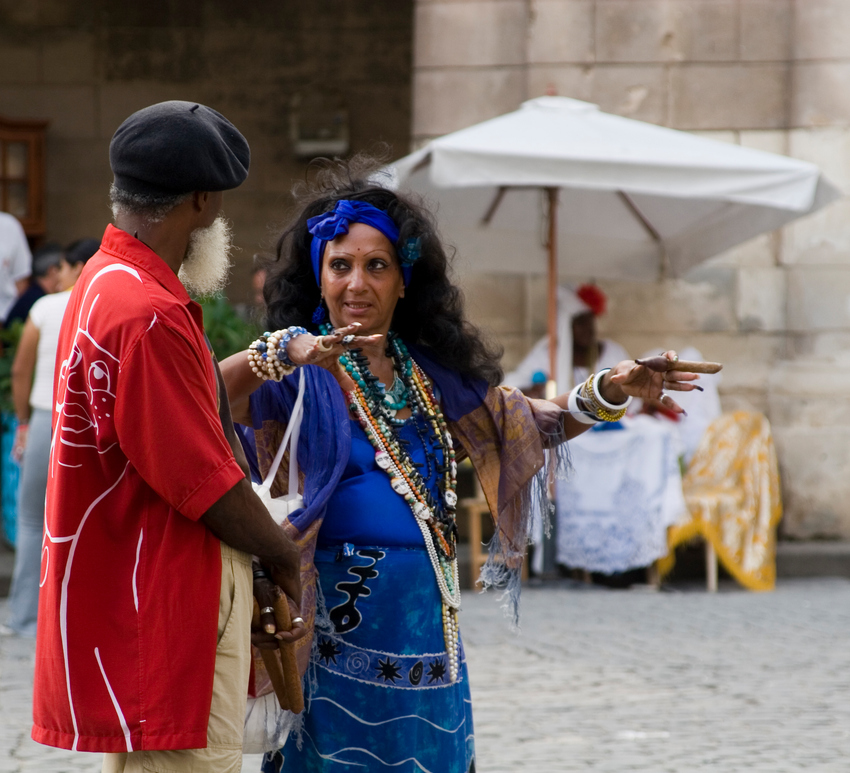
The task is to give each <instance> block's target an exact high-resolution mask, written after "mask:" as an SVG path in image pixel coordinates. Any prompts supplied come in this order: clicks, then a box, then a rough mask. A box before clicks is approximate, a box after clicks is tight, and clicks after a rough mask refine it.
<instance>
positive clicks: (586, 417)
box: [567, 384, 602, 424]
mask: <svg viewBox="0 0 850 773" xmlns="http://www.w3.org/2000/svg"><path fill="white" fill-rule="evenodd" d="M582 386H584V385H583V384H579V385H578V386H577V387H573V389H572V391H571V392H570V398H569V400H568V401H567V410H569V412H570V416H572V417H573V418H574V419H575V420H576V421H577V422H579V423H581V424H599V422H600V421H602V419H596V418H593V417H592V416H591V415H590V414H589V413H587V412H586V411H583V410H582V409H581V408H579V406H578V395H579V392H580V391H581V388H582Z"/></svg>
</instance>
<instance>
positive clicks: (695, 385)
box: [691, 384, 705, 392]
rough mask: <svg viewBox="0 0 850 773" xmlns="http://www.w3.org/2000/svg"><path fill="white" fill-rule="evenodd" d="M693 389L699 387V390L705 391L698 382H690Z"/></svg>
mask: <svg viewBox="0 0 850 773" xmlns="http://www.w3.org/2000/svg"><path fill="white" fill-rule="evenodd" d="M691 386H693V388H694V389H699V391H700V392H705V390H704V389H703V388H702V387H701V386H700V385H699V384H692V385H691Z"/></svg>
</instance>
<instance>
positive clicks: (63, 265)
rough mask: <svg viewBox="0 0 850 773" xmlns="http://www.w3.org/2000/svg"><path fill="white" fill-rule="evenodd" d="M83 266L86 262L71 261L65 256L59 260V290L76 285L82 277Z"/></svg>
mask: <svg viewBox="0 0 850 773" xmlns="http://www.w3.org/2000/svg"><path fill="white" fill-rule="evenodd" d="M83 266H85V263H82V262H80V263H69V262H68V261H67V260H65V258H62V260H61V261H60V262H59V275H58V280H59V281H58V283H57V284H58V287H57V292H62V291H63V290H70V289H71V288H72V287H73V286H74V282H76V281H77V279H79V278H80V274H82V273H83Z"/></svg>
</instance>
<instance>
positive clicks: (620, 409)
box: [581, 368, 632, 421]
mask: <svg viewBox="0 0 850 773" xmlns="http://www.w3.org/2000/svg"><path fill="white" fill-rule="evenodd" d="M608 370H610V368H605V369H603V370H601V371H599V373H591V374H590V376H588V379H587V381H585V382H584V385H583V386H582V390H581V396H582V398H584V400H586V401H587V402H588V403H589V404H590V406H591V410H592V412H593V414H594V415H595V416H596V417H597V418H598V419H601V420H602V421H619V420H620V419H622V418H623V416H625V415H626V408H628V407H629V403H631V401H632V398H631V397H629V399H628V400H626V402H625V403H622V404H620V405H614V404H613V403H609V402H608V401H607V400H605V398H603V397H602V395H601V391H602V390H601V388H600V383H601V381H602V377H603V376H604V375H605V373H606V372H607V371H608Z"/></svg>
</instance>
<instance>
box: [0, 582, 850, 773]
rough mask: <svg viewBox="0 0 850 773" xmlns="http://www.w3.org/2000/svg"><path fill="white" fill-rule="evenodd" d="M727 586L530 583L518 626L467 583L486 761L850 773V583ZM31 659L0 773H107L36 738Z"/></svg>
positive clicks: (1, 710)
mask: <svg viewBox="0 0 850 773" xmlns="http://www.w3.org/2000/svg"><path fill="white" fill-rule="evenodd" d="M721 590H722V591H723V592H721V593H718V594H716V595H707V594H705V593H703V592H690V591H688V592H669V593H665V592H662V593H652V592H648V591H646V592H641V591H639V590H638V591H635V590H633V591H609V590H602V589H586V590H580V589H577V588H576V586H574V585H551V586H545V587H539V588H535V587H529V588H526V589H525V590H524V592H523V626H522V628H523V630H522V634H521V635H519V636H516V635H515V634H513V633H511V632H510V630H509V628H508V626H507V623H506V621H505V620H504V618H503V617H502V616H501V614H500V613H499V611H498V608H497V606H496V602H495V599H494V597H493V596H492V595H486V596H480V595H475V594H473V593H471V592H467V594H466V596H465V598H464V612H463V614H462V617H461V626H462V630H463V634H464V641H465V645H466V650H467V656H468V659H469V662H470V670H471V675H472V689H473V703H474V710H475V729H476V745H477V750H478V770H479V772H480V773H517V772H519V771H529V772H531V771H533V772H534V773H550V772H551V773H560V772H561V771H594V772H598V773H608V772H609V771H611V772H612V773H613V772H615V771H616V772H617V773H619V772H620V771H647V772H650V771H651V773H661V772H663V771H676V773H692V772H700V773H701V772H703V771H712V772H714V771H717V772H718V773H719V772H720V771H723V773H737V772H738V771H748V772H749V771H756V772H758V771H764V772H765V773H768V772H769V773H784V771H800V770H807V771H845V770H847V769H848V768H850V762H848V760H850V646H848V642H850V581H847V580H839V579H817V580H786V581H784V582H782V583H781V584H780V586H779V588H778V590H777V591H776V592H775V593H769V594H754V593H746V592H743V591H740V590H737V589H735V588H733V587H732V586H729V587H728V588H723V587H722V588H721ZM4 618H5V601H0V620H2V619H4ZM32 662H33V657H32V642H31V641H27V640H22V639H15V638H0V773H7V772H8V773H11V772H12V771H14V772H15V773H18V772H21V773H22V772H23V771H36V770H38V771H47V772H48V773H65V772H67V773H82V772H83V771H86V772H88V771H92V772H93V771H98V770H100V756H99V755H90V754H72V753H70V752H62V751H59V750H55V749H49V748H47V747H43V746H39V745H38V744H35V743H34V742H33V741H31V740H29V722H30V699H31V683H32V682H31V680H32ZM243 769H244V770H245V771H248V772H249V773H254V772H255V771H257V770H258V769H259V764H258V759H257V758H256V757H246V760H245V764H244V767H243ZM434 773H437V772H436V771H435V772H434ZM439 773H451V772H447V771H440V772H439Z"/></svg>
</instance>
